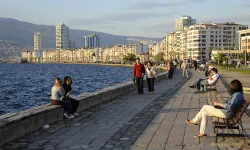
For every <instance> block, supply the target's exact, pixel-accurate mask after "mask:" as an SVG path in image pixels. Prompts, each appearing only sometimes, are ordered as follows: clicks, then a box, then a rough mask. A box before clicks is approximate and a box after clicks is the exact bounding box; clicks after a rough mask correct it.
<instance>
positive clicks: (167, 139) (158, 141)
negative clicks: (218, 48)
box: [131, 73, 250, 150]
mask: <svg viewBox="0 0 250 150" xmlns="http://www.w3.org/2000/svg"><path fill="white" fill-rule="evenodd" d="M198 75H202V74H201V73H195V74H194V75H193V77H192V79H191V80H189V81H188V82H187V83H186V84H185V85H184V86H183V87H182V88H181V89H180V90H179V91H178V92H177V94H175V95H174V96H173V97H172V98H171V99H170V100H169V101H168V102H167V103H166V104H165V106H164V107H163V108H162V109H161V111H160V112H159V113H158V115H157V116H156V117H155V118H154V119H153V121H152V122H151V123H150V124H149V125H148V127H147V128H146V129H145V130H144V132H143V133H142V134H141V135H140V137H139V138H138V139H137V141H136V142H135V143H134V145H133V147H132V148H131V150H213V149H214V150H218V149H230V150H231V149H241V147H242V146H244V143H243V140H242V138H237V137H233V138H230V137H229V138H228V137H225V138H219V139H218V144H217V145H216V144H215V143H214V142H215V137H214V136H209V137H208V138H205V139H196V138H194V135H196V134H198V133H199V128H198V127H195V126H190V125H187V124H186V122H185V120H186V119H192V118H193V117H194V116H195V115H196V114H197V113H198V111H199V110H200V108H202V106H203V105H207V104H208V103H210V104H211V99H217V100H220V101H224V100H226V99H227V98H228V97H229V94H228V92H227V89H226V88H225V86H224V85H223V84H222V82H221V81H219V82H218V87H217V90H218V92H208V93H200V94H194V89H190V88H189V87H188V86H189V85H191V84H192V83H193V82H194V80H195V79H197V77H198ZM243 119H244V122H245V123H247V124H249V123H250V121H249V120H250V119H249V118H247V117H246V116H244V117H243ZM211 121H212V119H211V118H209V119H208V126H207V133H208V134H210V133H213V126H212V123H211ZM248 126H249V125H248ZM248 142H249V141H248Z"/></svg>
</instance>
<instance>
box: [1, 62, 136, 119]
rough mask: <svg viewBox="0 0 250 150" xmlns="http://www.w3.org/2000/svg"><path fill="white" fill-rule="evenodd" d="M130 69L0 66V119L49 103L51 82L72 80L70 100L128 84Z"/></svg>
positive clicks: (54, 65)
mask: <svg viewBox="0 0 250 150" xmlns="http://www.w3.org/2000/svg"><path fill="white" fill-rule="evenodd" d="M132 72H133V70H132V68H128V67H113V66H112V67H111V66H100V65H88V64H87V65H85V64H0V115H3V114H6V113H9V112H18V111H21V110H24V109H28V108H31V107H34V106H39V105H43V104H47V103H50V96H51V88H52V86H53V84H54V81H55V78H56V77H60V78H62V79H63V78H64V77H65V76H70V77H72V80H73V84H72V88H73V89H72V92H71V95H72V96H76V95H79V94H84V93H90V92H95V91H98V90H101V89H103V88H105V87H109V86H112V85H116V84H119V83H123V82H127V81H132V76H133V75H132Z"/></svg>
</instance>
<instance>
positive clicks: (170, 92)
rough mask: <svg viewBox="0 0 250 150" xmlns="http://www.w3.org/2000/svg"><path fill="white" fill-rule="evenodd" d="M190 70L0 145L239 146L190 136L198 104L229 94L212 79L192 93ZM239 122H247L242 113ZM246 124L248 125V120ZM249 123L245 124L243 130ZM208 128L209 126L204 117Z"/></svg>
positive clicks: (93, 148) (113, 149) (169, 149)
mask: <svg viewBox="0 0 250 150" xmlns="http://www.w3.org/2000/svg"><path fill="white" fill-rule="evenodd" d="M199 75H201V74H199V73H195V74H193V76H192V78H191V79H190V80H188V81H187V82H186V80H182V79H181V71H180V70H178V71H176V72H175V76H174V78H173V80H168V79H165V80H162V81H160V82H158V83H157V84H156V92H155V94H148V93H147V92H146V89H145V94H144V95H138V94H137V93H136V91H134V92H132V93H130V94H128V95H126V96H122V97H119V98H116V99H115V100H114V101H112V102H109V103H105V104H102V105H100V106H97V107H94V108H91V109H89V110H87V111H83V112H80V116H79V117H77V118H75V119H74V120H72V121H71V122H69V123H68V124H64V122H63V121H59V122H56V123H54V124H52V125H51V128H50V129H48V130H40V131H37V132H34V133H32V134H29V135H27V136H24V137H22V138H19V139H18V140H16V141H13V142H11V143H8V144H6V145H4V146H3V147H2V148H0V149H3V150H5V149H17V150H22V149H23V150H26V149H38V150H42V149H51V150H52V149H60V150H64V149H70V150H80V149H81V150H123V149H124V150H130V149H131V150H164V149H165V150H175V149H177V150H182V149H184V150H186V149H190V150H196V149H199V150H200V149H201V150H206V149H208V150H210V149H228V148H229V149H239V148H240V147H241V146H242V141H243V140H242V139H239V138H235V137H234V138H228V139H227V138H220V139H219V143H218V145H215V144H214V143H213V142H214V137H212V136H209V137H208V138H207V139H195V138H193V136H194V135H195V134H197V133H198V131H199V130H198V128H197V127H193V126H190V125H187V124H186V122H185V120H186V119H187V118H192V117H193V116H194V115H195V114H196V113H197V112H198V110H199V109H200V108H201V107H202V106H203V105H204V104H207V103H208V101H209V100H211V98H213V97H217V98H219V99H221V100H225V99H227V98H228V97H229V94H228V92H227V90H226V88H225V87H224V85H223V84H222V83H221V82H219V83H218V86H219V87H218V89H219V90H218V92H208V93H207V94H204V93H201V94H193V92H194V89H190V88H189V87H188V85H190V84H191V82H193V81H194V80H195V79H196V78H197V76H199ZM243 119H244V120H243V123H245V124H244V125H246V126H245V127H247V124H250V121H249V118H247V117H246V116H244V118H243ZM248 126H249V125H248ZM248 129H250V128H249V127H248V128H246V130H248ZM208 132H209V133H210V132H212V124H211V119H210V118H209V124H208Z"/></svg>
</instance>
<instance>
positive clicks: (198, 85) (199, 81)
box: [195, 78, 206, 91]
mask: <svg viewBox="0 0 250 150" xmlns="http://www.w3.org/2000/svg"><path fill="white" fill-rule="evenodd" d="M204 80H206V79H205V78H198V79H197V80H196V82H195V86H196V89H197V91H200V88H201V81H204Z"/></svg>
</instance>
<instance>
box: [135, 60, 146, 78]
mask: <svg viewBox="0 0 250 150" xmlns="http://www.w3.org/2000/svg"><path fill="white" fill-rule="evenodd" d="M142 74H145V68H144V65H143V64H141V63H140V64H139V65H138V64H135V65H134V77H142Z"/></svg>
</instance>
